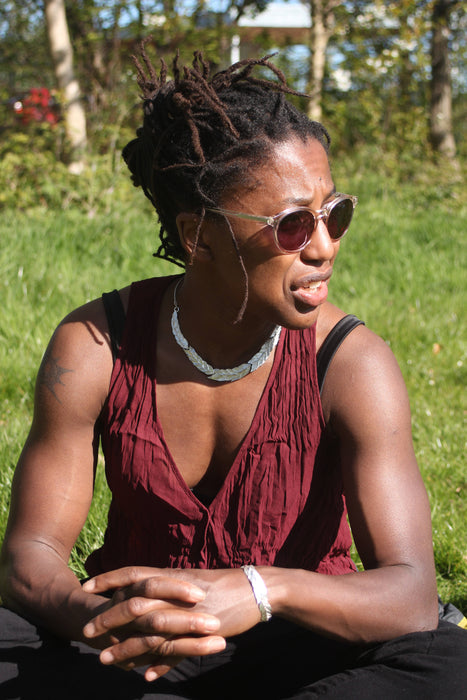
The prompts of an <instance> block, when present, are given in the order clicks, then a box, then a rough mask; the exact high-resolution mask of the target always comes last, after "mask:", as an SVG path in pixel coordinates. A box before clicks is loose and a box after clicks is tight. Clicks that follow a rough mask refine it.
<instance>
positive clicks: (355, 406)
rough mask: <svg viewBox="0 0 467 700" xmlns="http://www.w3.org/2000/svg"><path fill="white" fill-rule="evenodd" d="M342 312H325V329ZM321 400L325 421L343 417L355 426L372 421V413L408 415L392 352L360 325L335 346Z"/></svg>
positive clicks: (401, 416)
mask: <svg viewBox="0 0 467 700" xmlns="http://www.w3.org/2000/svg"><path fill="white" fill-rule="evenodd" d="M343 316H345V314H344V313H343V312H341V311H340V310H339V309H336V307H333V308H332V309H331V310H330V311H329V313H328V314H327V321H328V325H329V330H331V328H332V327H333V326H334V325H335V323H337V321H338V320H339V319H340V318H342V317H343ZM329 330H328V332H329ZM326 334H327V333H326ZM322 402H323V410H324V413H325V416H326V418H327V419H328V421H329V420H334V422H335V421H336V420H343V421H345V422H346V423H348V424H349V425H352V426H354V428H355V429H356V428H357V427H358V426H359V425H367V426H368V421H370V422H372V423H373V424H374V423H375V422H377V421H376V415H380V416H382V417H384V418H385V419H389V418H390V417H391V418H392V419H393V420H398V419H401V420H405V421H406V420H407V417H408V416H409V415H410V411H409V406H408V397H407V391H406V388H405V383H404V380H403V377H402V373H401V371H400V368H399V365H398V363H397V360H396V358H395V356H394V354H393V352H392V351H391V349H390V347H389V346H388V344H387V343H386V342H385V341H384V340H383V339H382V338H380V337H379V336H378V335H377V334H376V333H374V332H373V331H371V330H370V329H369V328H367V327H366V326H364V325H361V326H358V327H357V328H355V329H354V330H353V331H352V332H351V333H349V335H348V336H347V337H346V338H345V340H344V341H343V342H342V344H341V346H340V347H339V349H338V350H337V352H336V354H335V356H334V358H333V360H332V362H331V365H330V367H329V371H328V374H327V376H326V381H325V385H324V388H323V395H322ZM372 417H373V419H372Z"/></svg>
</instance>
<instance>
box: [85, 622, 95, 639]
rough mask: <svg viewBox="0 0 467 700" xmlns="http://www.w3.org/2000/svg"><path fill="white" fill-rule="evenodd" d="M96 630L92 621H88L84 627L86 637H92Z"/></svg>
mask: <svg viewBox="0 0 467 700" xmlns="http://www.w3.org/2000/svg"><path fill="white" fill-rule="evenodd" d="M95 631H96V628H95V626H94V625H93V624H92V622H88V624H87V625H85V626H84V627H83V634H84V636H85V637H92V636H93V634H94V633H95Z"/></svg>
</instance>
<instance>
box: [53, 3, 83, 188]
mask: <svg viewBox="0 0 467 700" xmlns="http://www.w3.org/2000/svg"><path fill="white" fill-rule="evenodd" d="M44 4H45V18H46V23H47V33H48V37H49V43H50V49H51V53H52V59H53V62H54V69H55V75H56V78H57V82H58V86H59V88H60V90H62V92H63V95H64V105H63V110H64V117H65V128H66V134H67V138H68V141H69V143H70V147H71V162H70V164H69V170H70V172H73V173H75V174H79V173H81V172H82V170H83V167H84V152H85V148H86V116H85V112H84V108H83V105H82V103H81V94H80V89H79V84H78V81H77V80H76V78H75V76H74V72H73V49H72V46H71V41H70V34H69V31H68V24H67V20H66V14H65V2H64V0H45V3H44Z"/></svg>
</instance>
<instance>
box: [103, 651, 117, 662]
mask: <svg viewBox="0 0 467 700" xmlns="http://www.w3.org/2000/svg"><path fill="white" fill-rule="evenodd" d="M100 659H101V662H102V663H103V664H111V663H112V662H113V661H114V660H115V656H114V655H113V654H112V652H111V651H110V650H109V649H106V650H105V651H103V652H102V653H101V655H100Z"/></svg>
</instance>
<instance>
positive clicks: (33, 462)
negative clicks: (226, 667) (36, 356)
mask: <svg viewBox="0 0 467 700" xmlns="http://www.w3.org/2000/svg"><path fill="white" fill-rule="evenodd" d="M111 371H112V358H111V353H110V349H109V345H108V339H107V326H106V322H105V319H104V314H103V309H102V306H101V303H100V302H99V301H98V302H93V303H91V304H89V305H87V306H86V307H83V308H82V309H79V310H77V311H76V312H74V313H73V314H71V315H70V316H69V317H68V318H67V319H65V321H64V322H63V323H62V324H61V325H60V326H59V327H58V329H57V331H56V332H55V334H54V336H53V338H52V340H51V342H50V344H49V347H48V349H47V351H46V354H45V356H44V359H43V362H42V364H41V367H40V370H39V373H38V378H37V384H36V396H35V409H34V419H33V424H32V427H31V431H30V434H29V436H28V439H27V442H26V445H25V447H24V449H23V452H22V454H21V457H20V460H19V463H18V466H17V469H16V472H15V476H14V482H13V488H12V498H11V509H10V516H9V521H8V526H7V532H6V535H5V540H4V543H3V548H2V555H1V569H0V592H1V596H2V599H3V602H4V604H5V605H6V606H7V607H9V608H10V609H12V610H14V611H16V612H18V613H19V614H21V615H23V616H24V617H26V618H28V619H31V620H32V621H34V622H36V623H38V624H41V625H43V626H44V627H46V628H47V629H49V630H51V631H53V632H55V633H56V634H58V635H60V636H62V637H65V638H68V639H78V640H85V637H84V636H83V633H82V630H83V627H84V625H85V624H86V623H87V622H88V621H89V620H90V619H91V618H92V617H94V616H95V615H96V614H97V613H98V612H100V611H103V610H105V609H108V608H109V607H112V606H113V604H114V603H113V601H109V600H108V599H107V597H103V596H100V595H98V594H94V593H89V592H86V591H84V590H83V589H82V587H81V585H80V582H79V581H78V579H77V578H76V576H75V575H74V574H73V572H72V571H71V570H70V569H69V567H68V559H69V556H70V552H71V549H72V547H73V545H74V543H75V541H76V538H77V536H78V534H79V532H80V530H81V528H82V526H83V524H84V522H85V519H86V516H87V513H88V510H89V506H90V503H91V499H92V492H93V480H94V467H95V462H96V453H97V435H96V421H97V420H98V417H99V415H100V412H101V410H102V406H103V404H104V401H105V399H106V396H107V391H108V385H109V380H110V375H111ZM158 595H159V597H160V599H161V600H162V601H164V600H165V599H166V598H167V597H170V598H171V599H175V600H177V601H179V602H180V609H176V610H175V612H174V614H173V617H172V619H171V624H170V625H169V629H168V630H166V635H165V636H164V635H163V634H160V635H159V637H158V638H157V639H154V638H153V643H154V645H155V647H157V646H158V645H160V644H162V643H164V642H165V641H166V636H170V635H172V634H174V633H177V634H179V635H180V637H181V639H180V640H179V642H178V643H177V645H175V648H174V654H175V653H176V654H183V653H186V654H197V653H199V654H202V653H210V651H211V649H213V650H217V649H216V648H215V647H213V644H214V645H215V644H216V641H217V648H219V644H220V645H221V648H222V645H223V640H222V639H219V638H215V639H214V642H213V640H212V639H210V637H209V634H211V633H212V632H213V631H215V630H216V629H217V627H218V624H219V623H218V620H217V619H214V618H213V617H212V616H211V615H206V614H204V613H202V612H200V613H197V612H194V611H192V607H193V604H194V603H196V602H199V600H200V599H202V598H204V593H203V591H201V590H200V589H199V588H198V587H197V586H196V585H194V584H192V583H191V582H186V581H178V582H175V584H174V583H173V582H170V586H169V587H168V586H167V583H165V582H164V581H162V582H161V584H160V586H159V589H158ZM164 605H166V606H168V607H169V608H170V604H169V603H164ZM160 631H161V632H162V628H161V629H160ZM164 631H165V630H164ZM135 632H136V633H137V630H135ZM187 633H189V634H190V638H188V637H187V636H186V635H187ZM194 633H195V634H199V635H203V634H207V636H205V637H202V638H196V637H194V636H193V634H194ZM128 634H129V631H128V630H126V631H122V630H118V629H117V630H113V635H112V640H113V641H114V642H115V641H117V640H122V639H124V638H125V636H127V635H128ZM184 634H185V637H183V635H184ZM88 641H89V640H88ZM110 641H111V640H110V638H109V637H108V635H107V634H106V633H104V634H103V635H100V636H99V638H97V639H94V640H91V642H92V643H93V644H94V645H95V646H96V647H98V648H102V647H105V646H106V645H108V644H109V643H110Z"/></svg>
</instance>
